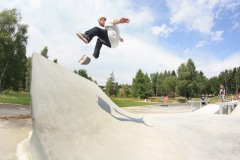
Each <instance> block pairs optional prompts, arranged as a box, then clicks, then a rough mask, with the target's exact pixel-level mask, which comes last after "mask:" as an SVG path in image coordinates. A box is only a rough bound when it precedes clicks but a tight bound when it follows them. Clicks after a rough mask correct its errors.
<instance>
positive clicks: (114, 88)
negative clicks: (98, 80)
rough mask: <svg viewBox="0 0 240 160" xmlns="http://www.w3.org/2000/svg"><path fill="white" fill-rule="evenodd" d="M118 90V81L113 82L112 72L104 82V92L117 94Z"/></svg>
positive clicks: (110, 94)
mask: <svg viewBox="0 0 240 160" xmlns="http://www.w3.org/2000/svg"><path fill="white" fill-rule="evenodd" d="M118 91H119V90H118V83H117V82H115V76H114V74H113V72H112V73H111V75H110V77H109V78H108V80H107V83H106V94H107V95H109V96H117V95H118Z"/></svg>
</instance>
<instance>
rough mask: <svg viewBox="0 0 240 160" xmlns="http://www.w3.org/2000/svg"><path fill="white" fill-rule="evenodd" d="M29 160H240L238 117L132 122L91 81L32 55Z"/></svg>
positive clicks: (135, 118) (177, 116)
mask: <svg viewBox="0 0 240 160" xmlns="http://www.w3.org/2000/svg"><path fill="white" fill-rule="evenodd" d="M31 100H32V117H33V133H32V137H31V141H30V148H29V155H30V157H31V159H34V160H36V159H41V160H44V159H51V160H58V159H64V160H73V159H77V160H96V159H104V160H113V159H114V160H146V159H151V160H159V159H164V160H172V159H174V160H186V159H194V160H200V159H204V160H208V159H209V160H214V159H216V160H219V159H240V150H239V148H240V139H239V137H240V125H239V124H240V118H239V117H235V116H219V115H206V114H205V115H200V114H191V113H189V114H172V115H161V116H152V117H151V116H150V117H138V116H136V115H132V114H129V113H127V112H125V111H124V110H122V109H121V108H119V107H117V106H116V105H115V104H114V103H113V102H112V101H111V100H110V99H109V98H108V96H106V95H105V94H104V92H103V91H102V90H101V89H100V88H99V87H98V86H97V85H96V84H95V83H93V82H91V81H89V80H87V79H85V78H82V77H81V76H79V75H76V74H74V73H73V72H72V71H69V70H67V69H65V68H63V67H61V66H59V65H58V64H55V63H53V62H51V61H49V60H48V59H46V58H44V57H42V56H40V55H39V54H36V53H35V54H33V57H32V79H31Z"/></svg>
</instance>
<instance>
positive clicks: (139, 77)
mask: <svg viewBox="0 0 240 160" xmlns="http://www.w3.org/2000/svg"><path fill="white" fill-rule="evenodd" d="M131 92H132V95H133V97H138V98H148V97H149V96H152V95H153V90H152V85H151V81H150V78H149V76H148V75H147V74H143V72H142V70H141V69H139V70H138V72H137V74H136V76H135V78H133V82H132V87H131Z"/></svg>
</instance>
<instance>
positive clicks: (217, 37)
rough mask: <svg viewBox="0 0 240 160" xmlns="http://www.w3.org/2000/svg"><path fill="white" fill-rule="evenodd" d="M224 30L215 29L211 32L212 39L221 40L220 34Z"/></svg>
mask: <svg viewBox="0 0 240 160" xmlns="http://www.w3.org/2000/svg"><path fill="white" fill-rule="evenodd" d="M223 33H224V31H216V32H212V33H211V35H212V41H222V40H223V38H222V35H223Z"/></svg>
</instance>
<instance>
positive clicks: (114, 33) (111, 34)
mask: <svg viewBox="0 0 240 160" xmlns="http://www.w3.org/2000/svg"><path fill="white" fill-rule="evenodd" d="M105 28H106V29H107V31H108V39H109V41H110V43H111V48H115V47H117V46H118V44H119V41H120V32H119V29H118V27H117V25H114V24H113V22H112V21H109V22H106V23H105Z"/></svg>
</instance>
